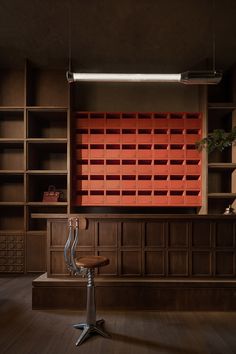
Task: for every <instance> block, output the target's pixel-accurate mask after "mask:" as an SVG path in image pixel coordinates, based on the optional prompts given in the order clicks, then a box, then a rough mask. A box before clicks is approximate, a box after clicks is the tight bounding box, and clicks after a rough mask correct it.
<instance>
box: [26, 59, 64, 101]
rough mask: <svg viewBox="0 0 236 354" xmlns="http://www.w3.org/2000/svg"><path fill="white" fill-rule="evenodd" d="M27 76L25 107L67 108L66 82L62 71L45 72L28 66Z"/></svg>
mask: <svg viewBox="0 0 236 354" xmlns="http://www.w3.org/2000/svg"><path fill="white" fill-rule="evenodd" d="M27 74H28V75H27V95H26V104H27V106H30V107H31V106H38V107H66V106H67V102H68V101H67V81H66V76H65V73H64V72H63V71H62V70H45V69H44V68H36V67H33V66H30V65H29V66H28V73H27Z"/></svg>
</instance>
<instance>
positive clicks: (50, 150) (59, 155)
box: [27, 142, 67, 171]
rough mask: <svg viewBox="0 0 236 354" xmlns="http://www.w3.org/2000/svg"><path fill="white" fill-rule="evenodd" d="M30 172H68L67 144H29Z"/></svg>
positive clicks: (28, 167) (28, 166)
mask: <svg viewBox="0 0 236 354" xmlns="http://www.w3.org/2000/svg"><path fill="white" fill-rule="evenodd" d="M27 169H28V170H64V171H65V170H66V169H67V144H66V143H51V142H48V143H47V142H44V143H43V144H42V143H38V142H37V143H31V142H28V165H27Z"/></svg>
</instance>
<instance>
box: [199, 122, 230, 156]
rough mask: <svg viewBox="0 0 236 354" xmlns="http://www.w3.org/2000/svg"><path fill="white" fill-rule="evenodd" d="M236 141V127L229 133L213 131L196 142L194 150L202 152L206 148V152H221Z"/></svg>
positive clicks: (222, 130)
mask: <svg viewBox="0 0 236 354" xmlns="http://www.w3.org/2000/svg"><path fill="white" fill-rule="evenodd" d="M235 139H236V127H234V128H233V129H232V131H231V132H226V131H225V130H224V129H214V130H213V131H212V133H209V134H208V136H207V137H205V138H203V139H202V140H200V141H197V142H196V144H195V145H196V148H197V149H198V150H202V149H203V148H207V150H208V152H209V153H210V152H212V151H214V150H219V151H223V150H224V149H225V148H227V147H229V146H231V145H232V144H233V143H234V141H235Z"/></svg>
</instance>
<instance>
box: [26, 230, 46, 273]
mask: <svg viewBox="0 0 236 354" xmlns="http://www.w3.org/2000/svg"><path fill="white" fill-rule="evenodd" d="M46 236H47V235H46V233H45V232H44V233H37V234H35V233H29V232H28V233H27V235H26V271H27V272H46V270H47V255H46V239H47V237H46Z"/></svg>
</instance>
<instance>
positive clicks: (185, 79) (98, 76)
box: [66, 0, 222, 85]
mask: <svg viewBox="0 0 236 354" xmlns="http://www.w3.org/2000/svg"><path fill="white" fill-rule="evenodd" d="M214 1H215V0H212V9H213V11H212V13H213V15H212V16H213V21H212V42H213V45H212V52H213V53H212V54H213V62H212V70H202V71H185V72H183V73H177V74H156V73H153V74H150V73H148V74H144V73H83V72H72V71H71V49H72V48H71V1H70V2H69V31H68V35H69V38H68V42H69V70H68V71H67V73H66V77H67V81H68V82H69V83H72V82H77V81H78V82H137V83H140V82H157V83H165V82H166V83H181V84H184V85H216V84H218V83H219V82H220V80H221V79H222V72H220V71H216V69H215V26H214V13H215V2H214Z"/></svg>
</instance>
